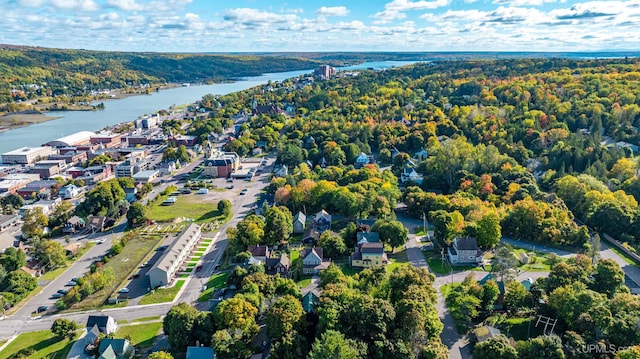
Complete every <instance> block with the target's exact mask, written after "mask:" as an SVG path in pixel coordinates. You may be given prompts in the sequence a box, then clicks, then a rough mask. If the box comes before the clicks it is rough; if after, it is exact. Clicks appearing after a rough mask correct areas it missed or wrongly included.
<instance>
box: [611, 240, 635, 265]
mask: <svg viewBox="0 0 640 359" xmlns="http://www.w3.org/2000/svg"><path fill="white" fill-rule="evenodd" d="M609 248H611V250H612V251H613V252H614V253H616V254H617V255H619V256H620V257H622V259H624V261H625V262H627V263H629V264H631V265H632V266H634V267H640V266H638V263H636V261H634V260H633V259H632V258H631V257H629V256H628V255H627V254H626V253H625V252H623V251H621V250H619V249H618V248H617V247H615V246H614V245H613V244H609Z"/></svg>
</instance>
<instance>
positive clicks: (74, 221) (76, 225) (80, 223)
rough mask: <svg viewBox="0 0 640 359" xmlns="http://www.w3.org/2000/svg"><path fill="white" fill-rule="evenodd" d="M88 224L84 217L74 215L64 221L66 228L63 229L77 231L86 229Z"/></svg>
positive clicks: (64, 230)
mask: <svg viewBox="0 0 640 359" xmlns="http://www.w3.org/2000/svg"><path fill="white" fill-rule="evenodd" d="M86 225H87V224H86V222H85V220H84V219H82V218H80V217H78V216H73V217H71V218H69V219H68V220H67V221H66V222H65V223H64V228H63V229H62V231H63V232H64V233H76V232H78V231H79V230H82V229H84V228H85V227H86Z"/></svg>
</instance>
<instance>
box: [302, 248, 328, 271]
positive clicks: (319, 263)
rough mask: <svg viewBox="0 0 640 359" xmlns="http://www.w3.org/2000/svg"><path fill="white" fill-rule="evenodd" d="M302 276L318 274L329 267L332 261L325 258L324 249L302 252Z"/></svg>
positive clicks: (310, 249)
mask: <svg viewBox="0 0 640 359" xmlns="http://www.w3.org/2000/svg"><path fill="white" fill-rule="evenodd" d="M300 258H302V274H305V275H311V274H318V273H320V271H323V270H325V269H327V268H328V267H329V264H331V259H328V258H324V251H323V250H322V247H314V248H305V249H303V250H302V252H300Z"/></svg>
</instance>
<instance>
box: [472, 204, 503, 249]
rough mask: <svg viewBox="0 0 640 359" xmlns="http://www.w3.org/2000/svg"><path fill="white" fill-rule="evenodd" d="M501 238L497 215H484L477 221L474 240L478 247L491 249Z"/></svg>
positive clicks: (492, 213)
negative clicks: (476, 241)
mask: <svg viewBox="0 0 640 359" xmlns="http://www.w3.org/2000/svg"><path fill="white" fill-rule="evenodd" d="M500 237H502V232H501V227H500V217H499V216H498V214H497V213H495V212H491V213H488V214H485V215H484V216H482V218H480V220H478V223H477V226H476V238H477V239H478V245H479V246H481V247H483V248H493V247H495V246H496V245H497V244H498V243H499V242H500Z"/></svg>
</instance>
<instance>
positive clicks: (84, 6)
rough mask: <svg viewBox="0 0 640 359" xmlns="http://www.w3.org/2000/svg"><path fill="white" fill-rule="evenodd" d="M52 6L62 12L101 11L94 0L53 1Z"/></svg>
mask: <svg viewBox="0 0 640 359" xmlns="http://www.w3.org/2000/svg"><path fill="white" fill-rule="evenodd" d="M51 5H52V6H53V7H55V8H57V9H61V10H79V11H96V10H98V9H100V6H99V5H98V4H97V3H96V2H95V1H93V0H51Z"/></svg>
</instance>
